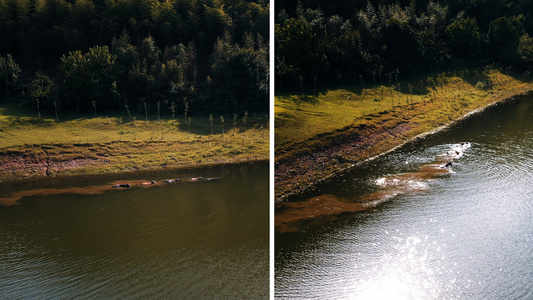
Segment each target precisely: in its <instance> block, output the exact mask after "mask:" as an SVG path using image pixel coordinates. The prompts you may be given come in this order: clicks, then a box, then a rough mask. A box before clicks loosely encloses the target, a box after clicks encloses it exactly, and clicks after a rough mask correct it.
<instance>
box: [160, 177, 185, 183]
mask: <svg viewBox="0 0 533 300" xmlns="http://www.w3.org/2000/svg"><path fill="white" fill-rule="evenodd" d="M180 181H181V179H179V178H178V179H165V180H163V182H166V183H174V182H180Z"/></svg>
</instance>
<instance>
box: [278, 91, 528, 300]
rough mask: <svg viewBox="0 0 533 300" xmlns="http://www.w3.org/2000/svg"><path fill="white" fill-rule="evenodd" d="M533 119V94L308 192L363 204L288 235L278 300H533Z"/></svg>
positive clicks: (283, 239)
mask: <svg viewBox="0 0 533 300" xmlns="http://www.w3.org/2000/svg"><path fill="white" fill-rule="evenodd" d="M532 115H533V99H523V100H519V101H518V100H517V101H514V102H510V103H506V104H502V105H499V106H496V107H492V108H489V109H488V110H487V111H485V112H484V113H482V114H480V115H477V116H474V117H472V118H470V119H468V120H466V121H463V122H460V123H459V124H457V125H456V126H453V127H452V128H450V129H448V130H446V131H443V132H440V133H438V134H436V135H433V136H430V137H427V138H425V139H423V140H419V141H417V142H415V143H413V144H409V145H408V146H405V147H403V148H402V149H400V150H398V151H395V152H393V153H390V154H388V155H385V156H384V157H382V158H379V159H376V160H375V161H373V162H371V163H369V164H367V165H365V166H364V167H361V168H359V169H356V170H351V171H350V172H348V173H347V174H345V175H344V176H342V177H339V178H337V179H335V180H333V181H331V182H329V183H325V184H322V185H320V186H319V187H318V189H317V190H316V191H314V192H312V193H310V194H307V195H304V196H302V197H301V198H300V199H297V200H298V201H299V207H300V208H301V207H308V206H311V204H309V203H315V202H320V201H322V202H323V201H325V200H323V199H328V201H329V202H327V203H337V204H339V203H343V204H346V203H350V204H354V203H356V204H358V205H359V206H361V207H362V208H363V209H360V210H358V209H351V208H350V207H348V206H346V207H348V208H349V209H346V211H358V212H347V213H344V214H340V215H334V214H331V215H324V216H316V215H315V217H314V218H308V219H306V220H303V221H300V222H298V223H295V225H294V224H293V226H292V227H287V228H288V229H287V228H285V230H278V231H277V233H276V239H275V286H276V290H275V296H276V298H278V299H297V298H300V299H533V288H532V279H533V246H532V245H533V171H532V170H533V118H532ZM461 142H469V143H471V144H470V145H471V147H470V148H468V149H466V150H464V153H461V154H462V156H461V157H458V158H454V159H453V165H452V166H451V168H448V169H446V170H447V172H443V173H440V174H438V176H435V175H434V174H433V173H432V174H433V175H431V176H425V175H420V174H421V172H423V171H424V170H426V169H427V168H429V167H432V168H434V169H435V170H436V168H440V167H435V165H438V164H442V163H443V157H446V155H449V154H448V151H453V150H452V149H454V147H456V146H457V144H458V143H461ZM435 162H437V164H435ZM441 170H442V169H441ZM386 182H389V183H390V184H385V183H386ZM313 199H314V201H315V202H313ZM331 199H335V200H334V201H335V202H334V201H333V200H331ZM367 199H371V200H372V201H367ZM377 200H379V201H377ZM361 202H364V203H363V204H361ZM324 203H325V202H324ZM367 204H371V205H367ZM339 205H340V204H339ZM365 205H366V206H365ZM280 215H282V214H280ZM276 217H277V216H276Z"/></svg>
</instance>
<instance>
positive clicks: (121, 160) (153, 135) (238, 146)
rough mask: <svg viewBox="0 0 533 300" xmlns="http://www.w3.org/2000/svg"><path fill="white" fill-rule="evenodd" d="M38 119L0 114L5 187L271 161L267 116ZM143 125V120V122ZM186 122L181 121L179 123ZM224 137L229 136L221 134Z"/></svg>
mask: <svg viewBox="0 0 533 300" xmlns="http://www.w3.org/2000/svg"><path fill="white" fill-rule="evenodd" d="M127 118H128V120H125V119H124V117H119V116H100V117H95V116H87V117H84V118H79V117H77V118H71V119H68V120H61V119H60V121H59V122H58V121H56V120H55V116H54V117H53V118H52V117H49V118H43V119H42V120H40V119H38V118H37V116H34V115H31V114H27V113H24V112H22V111H20V110H18V109H17V108H16V107H14V106H5V107H1V108H0V181H8V180H16V179H21V178H29V177H39V176H56V175H75V174H100V173H117V172H125V171H132V170H140V169H157V168H180V167H193V166H202V165H212V164H225V163H236V162H242V161H252V160H266V159H268V157H269V131H268V117H267V116H256V115H251V116H248V118H246V119H245V118H244V116H238V117H237V118H236V119H235V120H234V119H233V118H231V119H229V118H228V119H226V120H224V123H223V122H222V120H221V119H220V117H218V118H214V119H213V120H212V121H211V120H210V119H209V118H208V117H193V118H191V119H190V124H189V125H187V124H185V122H184V120H179V119H178V118H176V119H175V120H172V119H160V120H159V121H158V120H157V119H158V118H157V116H148V120H142V121H141V120H132V119H130V118H129V117H127ZM143 119H145V117H144V116H143ZM181 119H183V118H181ZM222 132H224V134H223V133H222Z"/></svg>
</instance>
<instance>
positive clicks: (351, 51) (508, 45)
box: [275, 0, 533, 89]
mask: <svg viewBox="0 0 533 300" xmlns="http://www.w3.org/2000/svg"><path fill="white" fill-rule="evenodd" d="M532 3H533V2H531V1H526V0H519V1H511V0H448V1H445V0H442V1H435V0H400V1H397V0H395V1H392V0H381V1H376V0H369V1H367V0H365V1H361V0H351V1H341V0H331V1H329V0H328V1H319V0H287V1H285V0H284V1H276V5H275V7H276V24H275V38H276V40H275V51H276V52H275V53H276V66H275V70H276V87H277V88H282V89H283V88H295V87H300V88H303V87H306V86H307V87H310V86H316V85H324V84H343V83H362V82H364V83H372V82H373V83H376V82H377V83H384V82H388V81H390V78H392V77H394V78H397V77H404V78H405V77H409V76H413V75H415V74H418V73H423V72H427V70H428V69H439V68H447V67H450V66H461V65H465V64H469V65H471V64H496V65H502V66H506V67H507V66H513V67H514V68H515V69H517V70H518V69H521V70H522V71H525V70H527V69H528V68H531V67H533V64H532V63H533V56H532V54H533V48H532V46H533V40H532V37H533V20H532V18H531V16H530V14H531V13H533V4H532Z"/></svg>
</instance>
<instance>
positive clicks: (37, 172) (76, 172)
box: [0, 141, 268, 184]
mask: <svg viewBox="0 0 533 300" xmlns="http://www.w3.org/2000/svg"><path fill="white" fill-rule="evenodd" d="M194 143H198V142H197V141H196V142H194ZM194 143H192V142H164V141H161V142H110V143H84V144H41V145H26V146H24V147H22V146H21V147H10V148H4V149H0V184H9V183H14V182H24V181H28V180H39V179H43V178H51V177H71V176H82V175H94V176H98V175H110V174H133V173H135V172H153V171H157V170H184V169H193V168H205V167H210V166H220V165H233V164H244V163H253V162H262V161H268V156H265V155H264V154H263V153H260V152H259V153H258V152H254V151H250V152H248V153H246V152H242V153H237V154H235V155H233V156H231V157H228V156H221V157H217V156H209V157H201V154H202V153H201V148H198V149H197V150H195V151H194V152H196V153H197V154H200V155H199V156H197V157H195V158H194V159H189V158H188V157H187V156H186V155H185V154H187V153H189V152H191V150H190V149H188V148H187V149H182V150H183V151H181V152H180V151H179V150H180V148H183V147H190V146H191V145H192V144H194ZM114 147H116V148H120V150H121V152H120V153H119V152H117V151H116V149H115V148H114ZM124 149H126V150H124ZM114 150H115V151H114ZM154 152H157V154H158V156H157V157H156V156H154V155H153V153H154Z"/></svg>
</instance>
